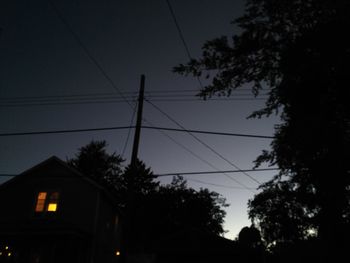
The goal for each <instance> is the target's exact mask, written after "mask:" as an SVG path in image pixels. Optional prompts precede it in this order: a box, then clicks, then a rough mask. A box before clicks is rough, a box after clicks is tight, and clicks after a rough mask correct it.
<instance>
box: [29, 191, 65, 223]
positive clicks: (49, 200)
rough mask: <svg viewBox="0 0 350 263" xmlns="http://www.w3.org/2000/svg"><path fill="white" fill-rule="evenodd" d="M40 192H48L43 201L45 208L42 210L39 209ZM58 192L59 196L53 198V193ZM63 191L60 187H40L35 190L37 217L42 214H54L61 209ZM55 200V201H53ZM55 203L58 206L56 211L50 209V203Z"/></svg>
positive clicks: (35, 212)
mask: <svg viewBox="0 0 350 263" xmlns="http://www.w3.org/2000/svg"><path fill="white" fill-rule="evenodd" d="M40 193H46V196H45V199H44V201H43V204H42V206H43V208H42V210H41V211H38V210H37V207H38V201H39V195H40ZM55 193H57V195H58V196H57V197H56V198H54V199H52V195H53V194H55ZM61 195H62V194H61V191H60V190H58V189H38V190H37V191H35V197H34V209H33V211H34V215H35V216H37V217H41V216H54V215H56V214H57V213H58V212H59V211H60V201H61ZM52 201H54V202H52ZM50 204H55V205H56V208H55V210H54V211H50V210H49V205H50Z"/></svg>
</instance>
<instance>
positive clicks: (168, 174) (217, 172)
mask: <svg viewBox="0 0 350 263" xmlns="http://www.w3.org/2000/svg"><path fill="white" fill-rule="evenodd" d="M278 170H279V168H261V169H239V170H223V171H200V172H177V173H164V174H155V175H154V176H157V177H163V176H175V175H198V174H199V175H202V174H222V173H241V172H266V171H278Z"/></svg>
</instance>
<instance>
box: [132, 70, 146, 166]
mask: <svg viewBox="0 0 350 263" xmlns="http://www.w3.org/2000/svg"><path fill="white" fill-rule="evenodd" d="M144 92H145V75H141V83H140V92H139V99H138V108H137V119H136V127H135V135H134V144H133V147H132V155H131V166H132V167H135V165H136V162H137V153H138V150H139V143H140V134H141V123H142V110H143V99H144Z"/></svg>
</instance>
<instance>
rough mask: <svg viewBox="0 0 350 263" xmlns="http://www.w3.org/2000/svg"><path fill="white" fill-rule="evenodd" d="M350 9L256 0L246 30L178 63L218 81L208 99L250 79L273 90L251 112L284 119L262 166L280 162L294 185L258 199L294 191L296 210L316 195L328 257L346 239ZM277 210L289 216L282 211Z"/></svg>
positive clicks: (309, 1) (243, 22)
mask: <svg viewBox="0 0 350 263" xmlns="http://www.w3.org/2000/svg"><path fill="white" fill-rule="evenodd" d="M349 10H350V4H349V2H348V1H345V0H340V1H328V0H306V1H299V0H282V1H281V0H250V1H247V8H246V13H245V14H244V15H243V16H242V17H240V18H238V19H236V20H235V21H234V23H235V24H237V25H238V26H240V27H241V29H242V32H241V33H240V34H239V35H235V36H233V37H232V40H229V39H228V38H227V37H221V38H218V39H214V40H211V41H208V42H207V43H206V44H205V45H204V47H203V55H202V58H200V59H197V60H191V61H190V62H189V63H188V64H187V65H180V66H178V67H176V68H175V71H176V72H179V73H181V74H193V75H194V76H200V75H205V76H206V77H207V78H208V79H209V80H210V81H211V82H210V83H211V84H209V85H208V86H206V87H205V88H204V89H203V90H202V91H201V93H200V95H201V96H203V97H204V98H207V97H210V96H213V95H217V94H221V95H230V94H231V92H233V91H234V90H235V89H237V88H240V87H242V86H243V85H251V86H252V90H253V92H254V94H255V95H259V92H260V91H261V89H262V88H264V87H267V88H268V90H269V98H268V100H267V102H266V106H265V107H264V108H263V109H261V110H258V111H256V112H254V113H253V114H252V115H251V116H250V117H258V118H260V117H262V116H269V115H270V114H272V113H274V112H278V111H281V115H280V116H281V121H282V124H280V125H279V126H277V127H276V131H275V138H276V139H274V140H273V142H272V144H271V146H272V150H271V151H264V152H263V154H262V155H261V156H260V157H259V158H258V159H257V165H259V164H261V163H262V162H268V163H269V164H272V165H278V166H279V167H280V169H281V172H280V174H279V178H280V179H282V177H283V176H286V178H288V179H287V180H286V182H285V183H283V184H284V185H286V184H287V185H289V186H290V188H289V190H290V191H289V190H288V192H287V193H288V194H284V193H282V192H280V191H279V190H277V191H276V186H278V187H282V185H281V183H277V184H274V183H271V184H268V185H265V188H264V191H265V192H263V193H262V194H261V195H260V196H259V195H258V196H257V197H256V198H257V199H264V198H266V197H267V196H268V194H273V195H272V196H273V197H272V199H273V200H274V201H276V202H277V201H278V200H279V198H282V197H283V196H284V197H283V198H286V197H288V196H289V197H288V198H287V199H288V202H289V204H291V205H296V207H294V208H293V211H294V212H296V211H297V210H299V209H301V208H302V207H307V204H305V203H304V202H305V199H304V198H303V196H305V195H311V196H314V200H315V201H316V202H317V205H318V206H319V211H318V212H317V213H316V214H314V215H313V217H314V219H315V220H317V221H316V224H317V226H318V233H319V236H320V238H322V239H323V240H324V244H325V247H324V248H330V250H329V251H330V252H329V253H328V255H331V254H336V253H337V249H336V247H342V246H344V244H346V243H345V242H344V239H345V237H344V235H343V234H342V230H343V226H344V223H346V221H347V220H348V219H346V217H345V215H347V214H348V212H347V210H348V207H349V201H348V197H347V195H348V193H347V192H348V190H347V189H348V187H349V184H350V182H349V170H350V167H349V161H348V160H349V156H350V153H349V149H350V147H349V146H350V145H349V142H350V139H349V137H350V136H349V134H350V133H349V131H350V127H349V125H350V110H349V106H348V104H347V101H348V100H349V97H350V93H349V89H344V88H343V87H344V86H346V85H347V83H349V74H348V72H349V68H350V65H349V61H350V59H349V47H350V45H349V40H347V39H346V37H345V34H344V32H346V30H347V28H348V26H349V24H350V19H349V15H348V14H349ZM277 189H278V188H277ZM291 193H293V195H295V197H293V195H290V194H291ZM262 197H264V198H262ZM272 199H271V200H272ZM254 201H255V200H254ZM254 201H252V202H251V203H250V208H251V209H255V208H256V209H255V211H260V215H258V214H257V213H255V212H254V213H253V214H254V215H256V216H259V217H258V218H260V220H266V221H260V223H261V224H270V223H271V224H272V222H273V221H267V219H268V220H270V219H272V218H271V217H269V216H267V217H265V215H264V214H265V213H270V212H272V211H271V209H270V210H269V209H268V210H265V211H264V210H258V208H259V207H258V206H260V205H263V203H262V202H258V201H256V202H254ZM255 205H257V207H254V206H255ZM298 207H299V208H298ZM253 211H254V210H253ZM276 212H278V213H280V214H281V216H283V213H284V211H283V209H279V210H278V211H276ZM301 218H303V217H301ZM289 219H291V218H289ZM289 219H288V220H289ZM300 224H304V219H303V220H301V221H300ZM290 227H292V226H290ZM286 233H287V232H286V231H281V232H280V235H284V234H286ZM280 238H281V239H283V238H286V237H284V236H281V237H280ZM335 240H336V241H337V242H335ZM338 241H339V242H338Z"/></svg>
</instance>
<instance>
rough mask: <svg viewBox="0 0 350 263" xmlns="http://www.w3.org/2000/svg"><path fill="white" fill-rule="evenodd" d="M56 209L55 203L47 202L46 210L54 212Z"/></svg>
mask: <svg viewBox="0 0 350 263" xmlns="http://www.w3.org/2000/svg"><path fill="white" fill-rule="evenodd" d="M56 210H57V204H49V205H48V207H47V211H49V212H55V211H56Z"/></svg>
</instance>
